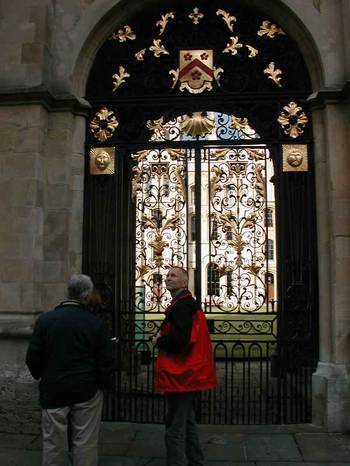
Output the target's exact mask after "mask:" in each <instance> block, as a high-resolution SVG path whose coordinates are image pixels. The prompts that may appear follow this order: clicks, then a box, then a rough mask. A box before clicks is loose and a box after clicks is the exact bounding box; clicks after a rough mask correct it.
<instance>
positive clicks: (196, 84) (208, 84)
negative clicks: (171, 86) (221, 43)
mask: <svg viewBox="0 0 350 466" xmlns="http://www.w3.org/2000/svg"><path fill="white" fill-rule="evenodd" d="M213 78H214V70H213V51H212V50H180V67H179V79H180V83H181V84H180V91H183V90H184V89H187V90H188V91H189V92H191V93H193V94H199V93H201V92H203V91H204V90H206V89H207V90H208V91H211V90H212V88H213V87H212V81H213Z"/></svg>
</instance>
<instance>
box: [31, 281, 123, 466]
mask: <svg viewBox="0 0 350 466" xmlns="http://www.w3.org/2000/svg"><path fill="white" fill-rule="evenodd" d="M93 288H94V285H93V283H92V280H91V278H90V277H89V276H87V275H82V274H74V275H72V276H71V277H70V278H69V280H68V283H67V299H66V300H65V301H63V302H61V303H60V304H59V305H58V306H57V307H55V308H54V309H53V310H51V311H49V312H46V313H44V314H42V315H41V316H40V317H39V318H38V319H37V321H36V323H35V327H34V331H33V334H32V337H31V340H30V343H29V347H28V350H27V356H26V364H27V366H28V368H29V370H30V372H31V374H32V376H33V377H34V378H35V379H37V380H40V382H39V394H40V404H41V407H42V437H43V456H42V465H43V466H65V465H66V464H67V461H68V441H67V438H68V435H67V427H68V419H69V420H70V423H71V429H72V432H71V445H72V463H73V466H97V464H98V437H99V431H100V424H101V414H102V404H103V395H102V389H103V388H108V387H110V386H111V383H112V377H113V369H114V359H113V348H112V343H111V340H110V335H109V331H108V329H107V327H106V326H105V324H104V323H103V322H102V320H101V319H99V318H97V317H96V316H94V315H93V314H92V313H91V312H90V310H89V308H88V306H87V302H88V300H89V297H90V296H91V294H92V292H93Z"/></svg>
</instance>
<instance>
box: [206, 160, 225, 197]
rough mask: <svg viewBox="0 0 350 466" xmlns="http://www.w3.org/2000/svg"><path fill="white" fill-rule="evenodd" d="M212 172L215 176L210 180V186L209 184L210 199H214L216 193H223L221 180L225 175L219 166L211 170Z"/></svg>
mask: <svg viewBox="0 0 350 466" xmlns="http://www.w3.org/2000/svg"><path fill="white" fill-rule="evenodd" d="M211 172H212V173H213V176H212V177H211V178H210V184H209V193H210V198H211V199H212V198H213V197H214V196H215V195H216V193H218V192H220V191H222V185H221V184H220V179H221V176H222V174H223V171H222V169H221V168H220V167H218V166H217V165H214V166H213V167H212V168H211Z"/></svg>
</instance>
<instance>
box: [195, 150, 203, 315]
mask: <svg viewBox="0 0 350 466" xmlns="http://www.w3.org/2000/svg"><path fill="white" fill-rule="evenodd" d="M194 157H195V162H194V167H195V178H194V179H195V191H194V192H195V213H196V217H195V219H196V220H195V222H196V242H195V244H196V275H195V295H196V301H197V306H198V308H201V307H202V218H201V206H202V190H201V187H202V170H201V169H202V163H201V149H200V148H198V147H196V148H195V150H194Z"/></svg>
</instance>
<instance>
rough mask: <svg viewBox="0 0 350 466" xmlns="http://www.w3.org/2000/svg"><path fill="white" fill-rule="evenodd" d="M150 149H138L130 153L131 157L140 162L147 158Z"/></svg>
mask: <svg viewBox="0 0 350 466" xmlns="http://www.w3.org/2000/svg"><path fill="white" fill-rule="evenodd" d="M149 153H150V151H149V150H147V149H145V150H139V151H137V152H135V153H134V154H131V158H132V159H133V160H137V161H138V162H142V161H144V160H146V159H147V157H148V156H149Z"/></svg>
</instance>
